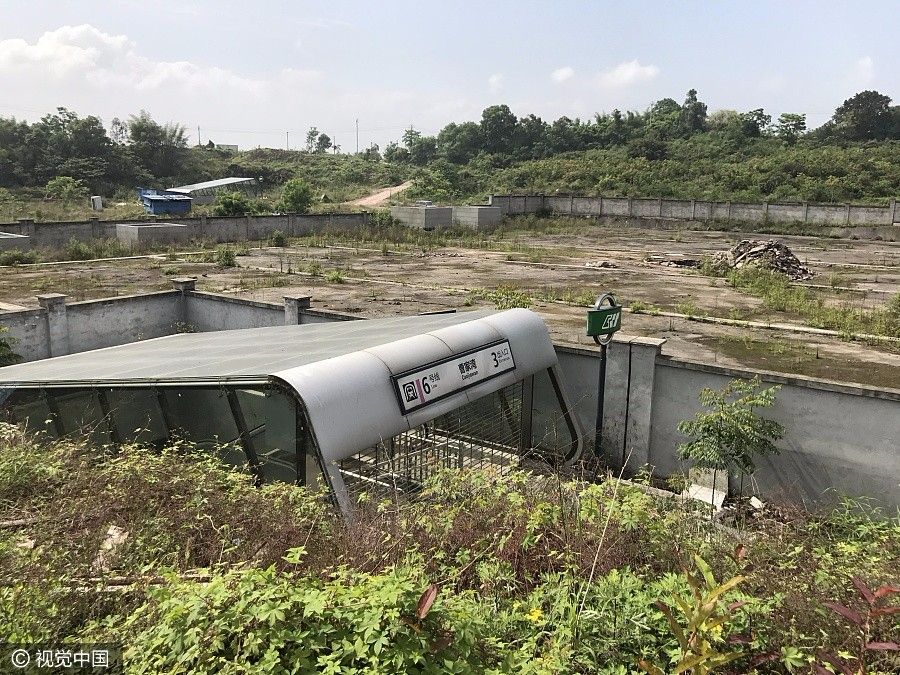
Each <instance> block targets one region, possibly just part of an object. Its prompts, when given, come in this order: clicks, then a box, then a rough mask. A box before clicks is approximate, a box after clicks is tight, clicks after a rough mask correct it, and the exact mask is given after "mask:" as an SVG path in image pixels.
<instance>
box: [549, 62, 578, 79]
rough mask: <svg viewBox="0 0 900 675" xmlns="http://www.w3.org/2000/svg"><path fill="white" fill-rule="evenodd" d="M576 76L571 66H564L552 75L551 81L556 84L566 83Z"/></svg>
mask: <svg viewBox="0 0 900 675" xmlns="http://www.w3.org/2000/svg"><path fill="white" fill-rule="evenodd" d="M574 75H575V71H574V70H572V67H571V66H563V67H562V68H557V69H556V70H554V71H553V72H552V73H551V74H550V79H551V80H553V81H554V82H565V81H566V80H571V79H572V77H574Z"/></svg>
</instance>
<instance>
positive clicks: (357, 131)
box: [356, 117, 359, 155]
mask: <svg viewBox="0 0 900 675" xmlns="http://www.w3.org/2000/svg"><path fill="white" fill-rule="evenodd" d="M356 154H357V155H358V154H359V118H358V117H357V118H356Z"/></svg>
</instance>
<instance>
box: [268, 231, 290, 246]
mask: <svg viewBox="0 0 900 675" xmlns="http://www.w3.org/2000/svg"><path fill="white" fill-rule="evenodd" d="M269 245H270V246H278V247H280V248H284V247H285V246H287V237H286V236H285V234H284V232H282V231H281V230H275V231H274V232H273V233H272V236H271V237H269Z"/></svg>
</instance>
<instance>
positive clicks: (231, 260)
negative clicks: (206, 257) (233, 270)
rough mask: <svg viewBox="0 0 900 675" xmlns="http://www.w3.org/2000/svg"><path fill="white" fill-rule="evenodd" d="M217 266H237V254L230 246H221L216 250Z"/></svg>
mask: <svg viewBox="0 0 900 675" xmlns="http://www.w3.org/2000/svg"><path fill="white" fill-rule="evenodd" d="M216 265H218V266H219V267H235V266H237V254H236V253H235V251H234V249H233V248H231V247H230V246H221V247H219V248H218V249H216Z"/></svg>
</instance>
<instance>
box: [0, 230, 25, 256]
mask: <svg viewBox="0 0 900 675" xmlns="http://www.w3.org/2000/svg"><path fill="white" fill-rule="evenodd" d="M30 248H31V237H29V236H28V235H24V234H13V233H10V232H0V251H9V250H12V249H18V250H20V251H27V250H28V249H30Z"/></svg>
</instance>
